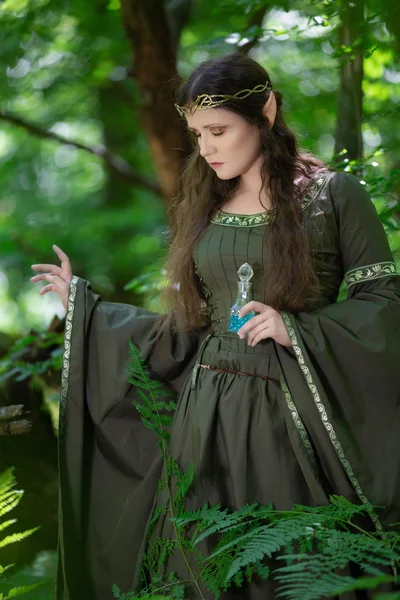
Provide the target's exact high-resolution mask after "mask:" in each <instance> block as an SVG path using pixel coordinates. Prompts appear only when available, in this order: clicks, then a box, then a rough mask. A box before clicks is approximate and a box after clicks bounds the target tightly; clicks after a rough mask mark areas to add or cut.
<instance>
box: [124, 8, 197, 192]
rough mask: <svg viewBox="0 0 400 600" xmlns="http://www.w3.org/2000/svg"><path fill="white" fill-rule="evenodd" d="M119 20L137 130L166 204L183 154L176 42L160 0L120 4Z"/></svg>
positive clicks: (184, 146) (176, 182)
mask: <svg viewBox="0 0 400 600" xmlns="http://www.w3.org/2000/svg"><path fill="white" fill-rule="evenodd" d="M121 8H122V19H123V25H124V27H125V29H126V32H127V36H128V39H129V41H130V43H131V46H132V49H133V58H134V70H133V73H132V75H133V76H134V77H135V80H136V82H137V84H138V86H139V89H140V93H141V98H142V106H141V125H142V127H143V130H144V131H145V133H146V135H147V139H148V142H149V146H150V151H151V154H152V157H153V161H154V165H155V168H156V171H157V175H158V180H159V182H160V185H161V188H162V193H163V196H164V198H165V200H166V201H167V202H168V200H169V199H170V198H172V197H173V196H174V195H175V194H176V192H177V189H178V174H179V169H180V165H181V161H182V159H183V158H184V156H185V154H186V150H187V148H186V145H185V143H184V141H183V136H182V133H181V127H180V124H179V116H178V113H177V112H176V110H175V108H174V92H175V88H176V86H177V84H178V83H179V76H178V73H177V69H176V47H175V43H174V41H173V37H174V39H175V40H176V39H177V34H176V32H175V35H174V36H173V37H172V35H171V33H170V29H169V27H168V21H167V15H166V11H165V6H164V0H122V3H121Z"/></svg>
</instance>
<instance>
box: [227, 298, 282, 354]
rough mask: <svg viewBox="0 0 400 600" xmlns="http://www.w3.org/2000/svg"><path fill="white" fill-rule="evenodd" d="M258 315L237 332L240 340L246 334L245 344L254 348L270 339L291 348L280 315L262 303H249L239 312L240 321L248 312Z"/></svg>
mask: <svg viewBox="0 0 400 600" xmlns="http://www.w3.org/2000/svg"><path fill="white" fill-rule="evenodd" d="M252 310H253V311H254V312H257V313H260V314H259V315H256V316H255V317H252V318H251V319H249V320H248V321H247V323H245V324H244V325H243V326H242V327H241V328H240V329H239V331H238V335H239V337H240V339H243V338H244V337H245V335H246V333H248V336H247V343H248V345H249V346H255V345H256V344H258V342H260V341H261V340H266V339H268V338H272V339H273V340H275V341H276V342H278V344H281V346H291V345H292V344H291V342H290V338H289V336H288V333H287V330H286V327H285V324H284V322H283V319H282V315H281V314H280V313H279V312H278V311H277V310H275V309H274V308H272V306H268V305H267V304H263V303H262V302H255V301H254V300H253V301H252V302H249V303H248V304H246V305H245V306H243V308H242V309H241V310H240V318H241V319H242V318H243V317H244V316H245V315H247V313H249V312H250V311H252Z"/></svg>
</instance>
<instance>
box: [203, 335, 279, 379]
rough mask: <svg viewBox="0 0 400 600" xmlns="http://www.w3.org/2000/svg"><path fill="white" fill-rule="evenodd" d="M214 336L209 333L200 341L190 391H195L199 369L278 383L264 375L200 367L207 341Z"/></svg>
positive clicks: (205, 366) (206, 366)
mask: <svg viewBox="0 0 400 600" xmlns="http://www.w3.org/2000/svg"><path fill="white" fill-rule="evenodd" d="M214 335H215V333H214V332H212V333H210V334H209V335H208V336H207V337H206V338H204V340H203V341H202V343H201V345H200V348H199V351H198V353H197V357H196V362H195V364H194V367H193V372H192V384H191V388H192V390H194V389H196V383H197V376H198V373H199V369H200V368H202V369H209V370H210V371H218V372H219V373H232V374H234V375H247V376H248V377H259V378H260V379H269V380H270V381H274V382H275V383H278V384H279V383H280V381H279V379H276V378H275V377H267V376H266V375H256V374H253V373H243V372H242V371H226V370H224V369H215V368H214V367H211V366H210V365H202V364H200V361H201V359H202V356H203V353H204V349H205V347H206V345H207V343H208V341H209V339H210V338H212V337H213V336H214Z"/></svg>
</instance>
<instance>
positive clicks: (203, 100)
mask: <svg viewBox="0 0 400 600" xmlns="http://www.w3.org/2000/svg"><path fill="white" fill-rule="evenodd" d="M270 89H272V84H271V82H270V81H267V82H266V83H265V85H262V84H259V85H256V87H255V88H253V89H252V90H249V89H246V90H240V91H239V92H236V94H233V96H231V95H230V94H226V95H223V94H213V95H211V96H210V95H209V94H200V96H197V98H196V100H195V101H194V102H192V103H191V104H189V106H179V104H174V106H175V108H176V110H177V111H178V113H179V114H180V115H181V117H183V116H184V115H189V116H192V115H193V113H194V112H195V111H196V110H206V109H207V108H215V107H216V106H219V105H220V104H223V103H224V102H227V101H228V100H244V99H245V98H247V97H248V96H250V95H251V94H254V93H255V92H265V90H270Z"/></svg>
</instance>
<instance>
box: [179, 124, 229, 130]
mask: <svg viewBox="0 0 400 600" xmlns="http://www.w3.org/2000/svg"><path fill="white" fill-rule="evenodd" d="M210 127H226V125H221V124H220V123H212V124H211V125H203V127H202V129H209V128H210ZM188 129H190V130H191V131H195V130H196V127H188Z"/></svg>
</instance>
